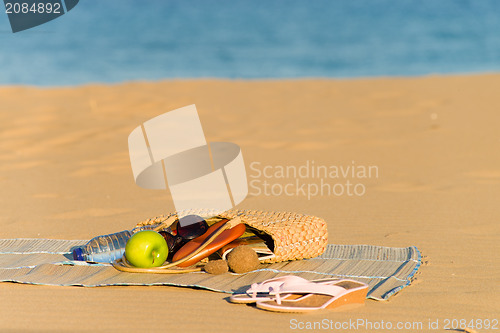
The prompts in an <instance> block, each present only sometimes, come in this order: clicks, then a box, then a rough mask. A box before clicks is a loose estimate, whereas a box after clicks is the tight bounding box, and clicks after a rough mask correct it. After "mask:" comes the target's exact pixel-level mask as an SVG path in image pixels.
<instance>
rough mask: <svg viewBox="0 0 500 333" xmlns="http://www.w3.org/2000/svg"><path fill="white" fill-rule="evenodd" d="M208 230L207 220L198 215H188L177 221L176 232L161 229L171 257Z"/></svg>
mask: <svg viewBox="0 0 500 333" xmlns="http://www.w3.org/2000/svg"><path fill="white" fill-rule="evenodd" d="M207 230H208V224H207V222H206V221H205V220H204V219H203V218H201V217H200V216H197V215H187V216H184V217H182V218H180V219H179V221H178V222H177V229H176V233H175V234H172V233H170V232H168V231H160V232H159V233H160V234H161V235H162V236H163V238H165V241H166V242H167V245H168V252H169V257H171V256H173V255H174V254H175V252H177V250H179V249H180V248H181V247H182V246H183V245H184V244H186V243H187V242H189V241H190V240H192V239H194V238H196V237H199V236H201V235H203V234H204V233H205V232H206V231H207Z"/></svg>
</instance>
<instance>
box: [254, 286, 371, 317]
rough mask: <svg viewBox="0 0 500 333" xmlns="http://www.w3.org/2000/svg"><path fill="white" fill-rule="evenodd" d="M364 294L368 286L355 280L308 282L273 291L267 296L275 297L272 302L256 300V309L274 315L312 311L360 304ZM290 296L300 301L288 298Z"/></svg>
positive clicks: (364, 296) (363, 300) (364, 297)
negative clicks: (270, 312) (267, 311)
mask: <svg viewBox="0 0 500 333" xmlns="http://www.w3.org/2000/svg"><path fill="white" fill-rule="evenodd" d="M367 292H368V285H367V284H365V283H362V282H359V281H355V280H347V279H345V280H340V281H336V282H332V283H328V284H325V283H323V284H319V283H311V282H310V283H305V284H300V285H291V286H281V287H280V288H278V289H274V290H272V291H271V292H270V293H269V295H270V296H271V297H272V296H275V297H274V299H272V300H261V301H258V302H257V307H258V308H260V309H264V310H269V311H275V312H311V311H315V310H321V309H333V308H337V307H340V306H344V305H348V304H363V303H364V302H365V299H366V294H367ZM290 295H292V296H299V298H296V299H290V297H291V296H290ZM285 296H286V297H285Z"/></svg>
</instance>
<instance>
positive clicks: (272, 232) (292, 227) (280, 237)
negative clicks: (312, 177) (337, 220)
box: [137, 210, 328, 263]
mask: <svg viewBox="0 0 500 333" xmlns="http://www.w3.org/2000/svg"><path fill="white" fill-rule="evenodd" d="M183 213H184V214H186V212H183ZM188 213H190V214H196V215H200V216H202V217H204V216H210V215H208V214H206V213H205V214H204V213H203V212H200V211H190V212H188ZM171 216H175V213H172V214H169V215H163V216H159V217H155V218H151V219H147V220H145V221H142V222H140V223H138V224H137V226H138V227H139V226H145V225H152V224H160V223H162V222H164V221H166V220H168V219H169V218H170V217H171ZM236 217H239V218H241V221H242V222H243V223H244V224H245V225H246V227H247V231H248V232H251V233H253V234H255V235H257V236H258V237H260V238H262V239H263V240H264V242H265V243H266V245H267V247H268V248H269V249H270V250H271V251H272V252H273V253H274V257H272V258H270V259H266V260H264V261H262V262H263V263H276V262H282V261H287V260H298V259H307V258H313V257H317V256H319V255H321V254H322V253H323V252H324V251H325V249H326V245H327V244H328V231H327V226H326V222H325V221H324V220H323V219H321V218H319V217H315V216H311V215H303V214H297V213H289V212H263V211H258V210H228V211H225V212H224V213H221V214H219V215H217V216H215V217H213V218H209V219H207V222H208V223H209V224H213V223H215V222H217V221H218V220H221V219H223V218H226V219H234V218H236Z"/></svg>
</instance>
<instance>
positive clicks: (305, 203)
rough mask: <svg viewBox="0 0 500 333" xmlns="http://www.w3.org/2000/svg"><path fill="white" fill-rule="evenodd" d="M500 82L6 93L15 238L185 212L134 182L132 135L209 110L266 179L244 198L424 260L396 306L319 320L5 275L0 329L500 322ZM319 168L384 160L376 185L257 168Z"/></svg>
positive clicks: (2, 117) (7, 213) (216, 131)
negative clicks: (184, 112) (269, 188)
mask: <svg viewBox="0 0 500 333" xmlns="http://www.w3.org/2000/svg"><path fill="white" fill-rule="evenodd" d="M499 86H500V75H498V74H491V75H471V76H428V77H420V78H376V79H349V80H326V79H325V80H321V79H311V80H284V81H280V80H278V81H274V80H270V81H230V80H174V81H162V82H132V83H123V84H116V85H88V86H81V87H65V88H35V87H2V88H0V100H1V103H0V186H1V189H2V190H1V191H0V202H1V203H2V204H1V215H0V228H1V229H0V230H1V233H0V235H1V236H0V238H30V237H33V238H57V239H90V238H92V237H94V236H96V235H100V234H107V233H112V232H116V231H120V230H123V229H129V228H131V227H132V226H134V225H135V224H136V223H137V222H138V221H140V220H143V219H145V218H147V217H152V216H157V215H161V214H163V213H166V212H169V211H172V210H173V204H172V201H171V198H170V197H169V194H168V193H167V192H164V191H154V190H146V189H142V188H139V187H138V186H137V185H135V183H134V180H133V177H132V172H131V168H130V162H129V158H128V147H127V137H128V134H129V133H130V132H131V131H132V130H133V129H134V128H135V127H136V126H138V125H139V124H141V123H142V122H144V121H145V120H148V119H150V118H152V117H154V116H156V115H159V114H162V113H164V112H167V111H170V110H173V109H176V108H179V107H182V106H186V105H189V104H196V106H197V108H198V112H199V115H200V118H201V121H202V124H203V128H204V131H205V136H206V138H207V140H208V141H229V142H234V143H237V144H239V145H240V146H241V148H242V151H243V156H244V159H245V163H246V166H247V173H248V176H249V181H254V183H252V184H253V187H251V188H250V192H251V194H250V195H249V196H248V198H247V199H246V200H245V201H244V202H243V203H242V204H241V205H240V206H239V207H241V208H245V209H261V210H275V211H296V212H299V213H305V214H311V215H316V216H320V217H322V218H324V219H325V220H326V221H327V222H328V228H329V242H330V243H335V244H371V245H382V246H392V247H406V246H412V245H414V246H417V247H418V248H419V249H420V251H421V252H422V254H423V256H424V259H423V261H424V263H425V264H424V265H423V266H422V267H421V268H420V270H419V274H418V275H417V276H416V277H417V279H416V280H415V281H414V282H413V283H412V284H411V286H410V287H407V288H405V289H403V291H401V292H400V293H399V294H397V295H396V296H394V297H392V298H391V299H390V300H389V301H387V302H376V301H372V300H368V301H367V302H366V304H365V306H364V307H361V308H357V309H352V310H349V311H345V312H338V311H324V312H319V313H314V314H308V315H300V314H277V313H270V312H266V311H262V310H258V309H256V308H253V307H249V306H245V305H233V304H230V303H228V302H227V297H228V295H225V294H221V293H216V292H210V291H204V290H193V289H187V288H186V289H184V288H176V287H99V288H82V287H52V286H38V285H21V284H13V283H0V296H1V299H2V301H1V302H0V314H1V316H0V330H2V331H4V330H9V329H10V330H20V331H24V330H27V329H37V330H46V331H54V330H65V331H72V332H75V331H79V330H82V331H86V330H91V331H97V330H111V331H113V330H116V331H137V330H143V331H162V332H167V331H168V332H190V331H197V332H199V331H203V332H240V331H241V332H282V331H283V332H285V331H297V329H292V328H293V324H294V323H297V325H298V323H299V322H302V323H306V322H314V321H323V320H325V321H323V322H322V323H323V324H324V323H325V322H326V321H328V322H329V321H330V320H332V321H333V322H348V321H349V320H351V321H357V320H366V321H368V322H371V323H372V324H373V323H379V325H380V322H381V321H383V322H384V323H387V322H391V323H392V324H393V325H396V323H397V322H409V323H411V322H422V329H421V330H417V329H414V330H408V331H414V332H416V331H422V332H427V331H433V332H436V331H437V332H439V331H442V332H445V330H444V324H445V320H446V319H449V320H452V319H458V320H460V319H467V323H469V321H470V320H471V319H490V320H491V319H494V318H496V319H500V318H499V311H498V310H499V309H500V299H499V297H498V295H499V294H500V285H499V282H498V277H499V276H500V265H499V264H500V260H499V259H498V253H500V245H499V236H500V226H499V221H500V209H499V208H498V207H499V206H498V198H499V197H500V154H499V153H498V147H499V145H500V131H499V124H500V112H498V111H499V110H500V95H499V94H498V87H499ZM313 161H314V162H313ZM252 163H254V164H252ZM259 163H260V164H259ZM306 163H314V165H316V166H328V167H329V166H339V167H340V166H342V167H347V166H352V165H355V166H360V167H363V166H376V167H377V170H378V177H375V176H374V175H372V177H371V178H369V177H366V178H362V177H355V179H352V183H353V184H358V183H359V184H362V186H359V187H358V190H360V189H364V190H365V193H364V194H363V195H347V194H346V193H344V194H343V195H331V194H330V195H328V194H325V193H323V195H314V196H311V198H310V199H308V198H307V197H306V196H304V195H303V194H302V193H298V195H291V196H287V195H284V194H282V195H272V194H271V195H268V196H266V195H264V194H263V193H261V194H260V195H259V194H258V193H257V192H258V191H257V189H260V190H263V188H262V186H263V185H262V182H263V181H264V180H267V181H268V182H270V183H276V184H282V185H285V184H287V183H291V182H294V181H295V179H278V178H276V177H272V178H269V179H267V178H264V177H263V176H261V177H257V176H258V171H257V169H258V170H261V171H262V170H263V168H264V167H265V166H274V167H275V166H283V167H287V166H296V167H300V166H302V165H305V164H306ZM251 165H252V167H251ZM300 181H301V182H303V183H305V184H312V183H318V182H319V179H318V178H313V177H311V176H309V177H308V178H301V179H300ZM328 181H329V182H332V183H345V181H346V180H345V179H329V180H328ZM277 188H278V187H277V185H276V188H275V189H277ZM275 192H276V191H275ZM294 320H296V322H295V321H294ZM429 320H431V321H432V322H435V321H436V320H439V329H438V330H430V329H429V328H428V323H429ZM450 328H451V326H450ZM340 331H344V332H349V331H353V330H352V329H347V330H340ZM357 331H359V332H364V331H366V332H372V331H375V330H374V329H366V328H365V329H363V328H362V327H359V329H358V330H357ZM378 331H380V330H378ZM477 331H478V332H488V331H490V330H484V329H477Z"/></svg>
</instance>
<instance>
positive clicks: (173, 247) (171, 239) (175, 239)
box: [160, 231, 183, 253]
mask: <svg viewBox="0 0 500 333" xmlns="http://www.w3.org/2000/svg"><path fill="white" fill-rule="evenodd" d="M160 234H161V235H162V236H163V238H164V239H165V241H166V242H167V246H168V251H169V252H170V253H175V252H176V251H177V250H178V249H179V248H180V246H181V245H182V241H183V239H182V237H179V236H173V235H171V234H170V233H168V232H166V231H160Z"/></svg>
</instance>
